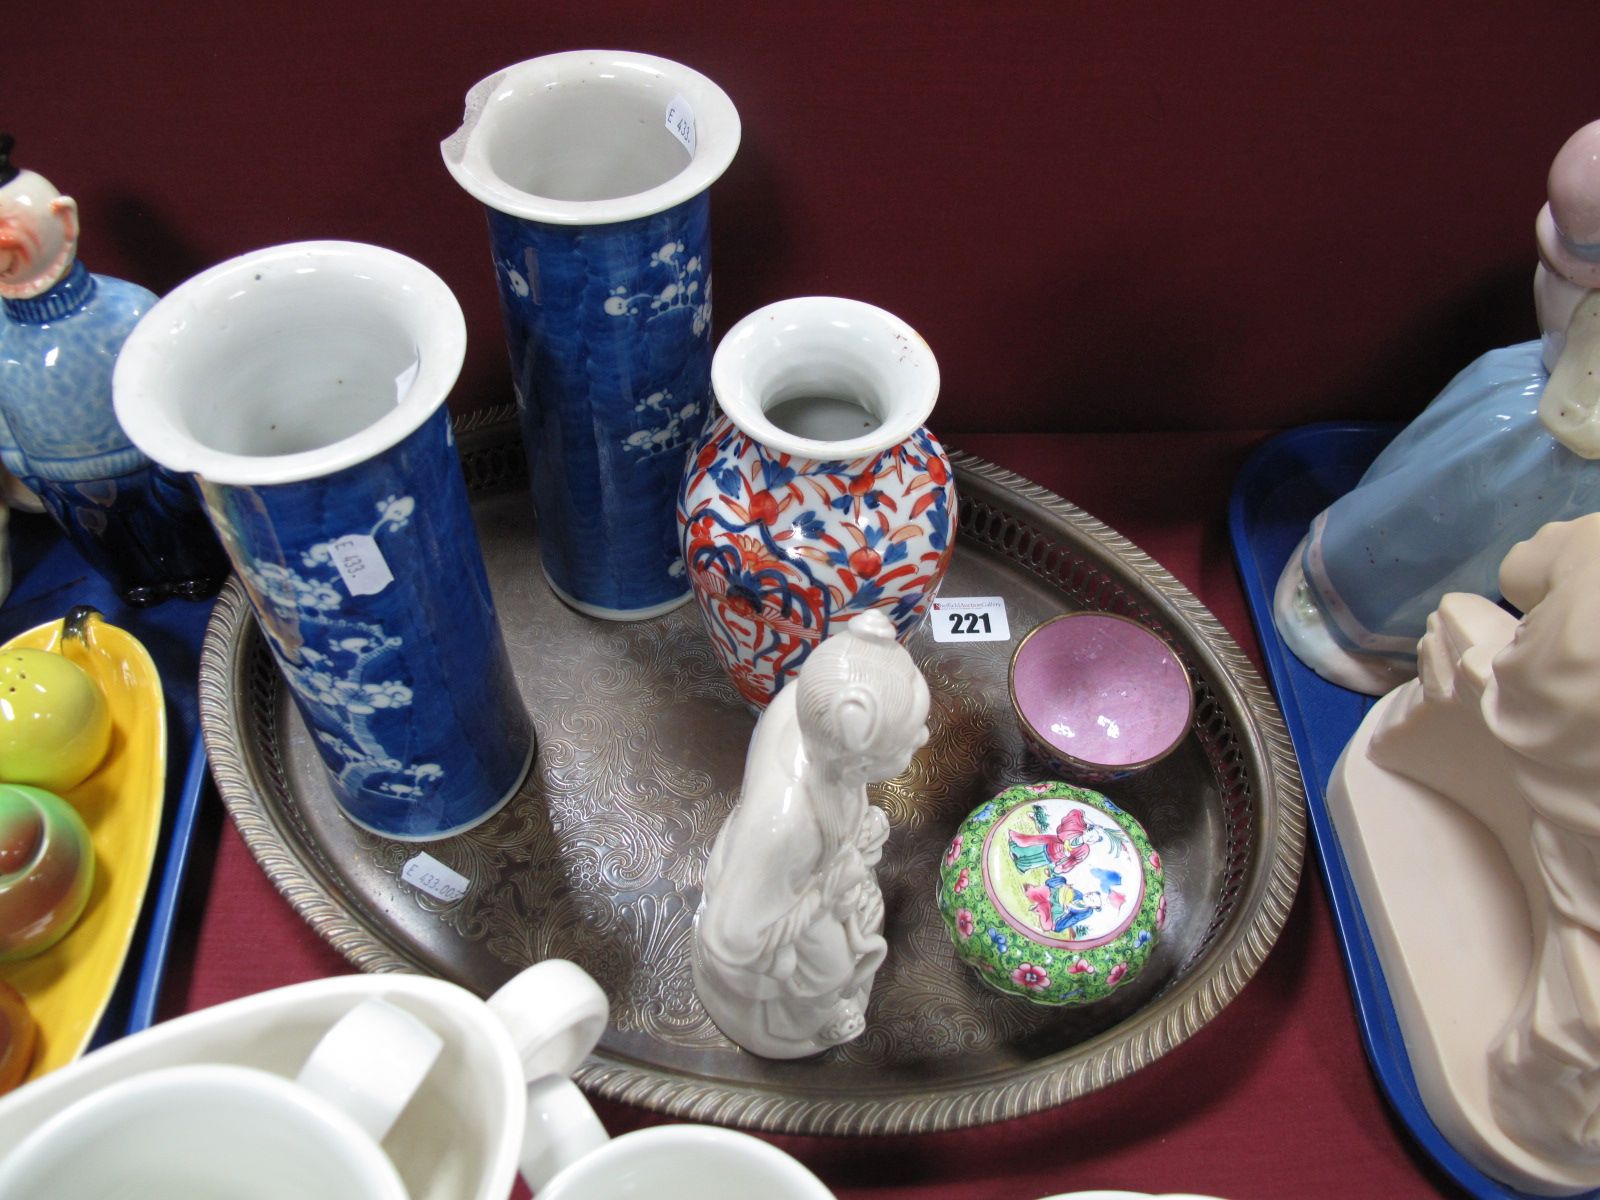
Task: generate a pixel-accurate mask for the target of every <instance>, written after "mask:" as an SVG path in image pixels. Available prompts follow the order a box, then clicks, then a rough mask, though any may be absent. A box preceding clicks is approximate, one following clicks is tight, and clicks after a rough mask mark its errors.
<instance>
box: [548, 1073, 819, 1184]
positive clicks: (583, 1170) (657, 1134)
mask: <svg viewBox="0 0 1600 1200" xmlns="http://www.w3.org/2000/svg"><path fill="white" fill-rule="evenodd" d="M522 1178H523V1179H524V1181H526V1183H527V1184H528V1186H529V1187H530V1188H532V1189H533V1191H534V1192H535V1194H536V1195H537V1196H538V1200H749V1198H750V1197H754V1196H759V1197H761V1200H833V1193H832V1192H830V1191H829V1190H828V1189H827V1188H826V1187H825V1186H823V1183H822V1181H821V1180H820V1179H818V1178H817V1177H816V1176H815V1175H813V1174H812V1173H811V1172H810V1171H808V1170H806V1168H805V1167H803V1166H801V1165H800V1163H798V1162H797V1161H795V1160H794V1159H793V1158H790V1157H789V1155H787V1154H785V1153H784V1152H783V1151H782V1150H779V1149H778V1148H777V1147H776V1146H772V1145H769V1144H767V1143H766V1142H763V1141H762V1140H761V1139H760V1138H754V1137H751V1136H750V1135H749V1134H746V1133H739V1132H737V1131H735V1130H732V1129H719V1128H717V1127H715V1126H711V1125H658V1126H655V1127H654V1128H651V1129H639V1130H635V1131H634V1132H632V1133H625V1134H623V1135H622V1136H621V1137H619V1138H615V1139H612V1138H608V1137H607V1136H606V1132H605V1129H604V1128H603V1127H602V1126H601V1124H600V1119H599V1118H598V1117H596V1116H595V1114H594V1110H593V1109H592V1108H590V1107H589V1103H588V1101H586V1100H585V1099H584V1098H583V1093H582V1092H580V1091H579V1090H578V1089H577V1087H576V1086H574V1085H573V1083H572V1082H571V1081H570V1080H568V1079H566V1078H564V1077H562V1076H559V1075H547V1076H545V1077H544V1078H542V1079H536V1080H534V1082H533V1083H531V1084H529V1085H528V1135H527V1137H526V1138H525V1139H524V1141H523V1145H522Z"/></svg>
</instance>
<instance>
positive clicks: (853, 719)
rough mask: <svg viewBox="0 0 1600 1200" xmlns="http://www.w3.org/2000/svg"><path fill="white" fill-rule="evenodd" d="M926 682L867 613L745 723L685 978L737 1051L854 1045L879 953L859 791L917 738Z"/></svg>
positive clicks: (870, 831) (879, 895) (875, 838)
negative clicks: (741, 770) (747, 728)
mask: <svg viewBox="0 0 1600 1200" xmlns="http://www.w3.org/2000/svg"><path fill="white" fill-rule="evenodd" d="M928 706H929V694H928V685H927V684H926V683H925V682H924V681H923V678H922V675H921V673H920V672H919V671H918V670H917V666H916V663H914V662H913V661H912V659H911V655H910V654H909V653H908V652H907V651H906V649H905V647H903V646H901V645H900V644H899V643H898V642H896V641H895V636H894V626H893V625H891V624H890V623H889V620H888V618H887V617H885V616H884V615H883V614H882V613H880V612H877V611H875V610H868V611H867V612H864V613H862V614H861V615H860V616H859V617H857V618H856V619H855V620H854V621H851V622H849V623H848V624H846V625H845V626H844V627H843V628H842V629H841V630H840V632H838V633H836V634H834V635H833V637H831V638H829V639H828V640H827V641H826V642H824V643H823V644H822V645H821V646H819V647H818V648H817V651H816V653H815V654H813V655H812V656H811V657H810V658H808V659H807V660H806V665H805V667H804V668H802V669H801V672H800V674H799V676H798V677H797V679H796V680H795V685H794V687H792V688H788V689H785V690H784V691H783V692H781V693H779V695H778V698H777V699H776V700H775V701H774V702H773V703H772V704H770V705H768V706H767V709H766V711H765V712H763V713H762V714H761V719H760V720H759V721H757V722H756V731H755V734H754V735H753V736H752V737H751V739H750V754H749V757H748V758H747V759H746V765H745V775H744V787H743V789H742V793H741V796H740V799H739V806H738V807H737V808H735V809H734V811H733V814H732V815H731V816H730V817H729V818H728V820H727V822H726V823H725V824H724V825H723V827H722V829H721V831H720V832H719V833H718V834H717V840H716V843H715V844H714V845H713V846H712V848H711V858H710V860H709V861H708V862H707V864H706V874H705V884H704V887H703V888H702V891H701V900H700V910H699V912H698V913H697V914H696V916H695V943H694V980H695V991H696V993H697V994H698V996H699V997H700V1002H701V1003H702V1004H703V1005H705V1007H706V1011H707V1012H709V1013H710V1014H711V1019H712V1020H714V1021H715V1022H716V1023H717V1027H718V1028H719V1029H721V1030H722V1031H723V1033H725V1034H727V1035H728V1036H729V1037H730V1038H732V1039H733V1040H734V1041H736V1042H738V1043H739V1044H740V1045H741V1046H743V1047H744V1048H745V1049H746V1050H750V1051H753V1052H754V1053H756V1054H763V1055H766V1056H767V1057H769V1058H803V1057H805V1056H807V1055H811V1054H817V1053H820V1052H821V1051H823V1050H826V1049H827V1048H828V1047H829V1046H836V1045H839V1044H841V1043H843V1042H848V1041H850V1040H852V1039H853V1038H856V1037H859V1036H860V1034H861V1032H862V1031H863V1030H864V1029H865V1028H866V1013H867V999H868V997H869V996H870V995H871V992H872V980H873V977H874V976H875V975H876V974H877V972H878V967H879V966H880V965H881V964H882V962H883V959H884V955H885V954H887V953H888V950H889V944H888V942H886V941H885V940H884V938H883V919H884V910H883V892H882V891H881V890H880V889H879V887H878V877H877V867H878V862H879V860H880V859H881V858H882V857H883V844H884V842H886V841H887V840H888V838H889V821H888V818H887V817H885V816H884V815H883V810H882V809H880V808H877V807H875V806H874V805H872V804H871V803H869V802H868V800H867V784H869V783H877V782H880V781H883V780H887V779H892V778H893V777H894V776H896V775H899V774H900V773H901V772H902V771H904V770H905V769H906V767H907V766H909V765H910V762H911V758H912V756H913V755H914V754H915V753H916V752H917V751H918V750H919V749H921V748H922V746H923V744H924V743H926V742H927V740H928V728H927V722H928Z"/></svg>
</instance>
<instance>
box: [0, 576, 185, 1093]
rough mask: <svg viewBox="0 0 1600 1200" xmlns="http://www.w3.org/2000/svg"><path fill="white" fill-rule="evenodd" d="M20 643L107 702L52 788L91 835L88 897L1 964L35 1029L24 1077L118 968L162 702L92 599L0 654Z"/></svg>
mask: <svg viewBox="0 0 1600 1200" xmlns="http://www.w3.org/2000/svg"><path fill="white" fill-rule="evenodd" d="M22 648H28V649H36V650H46V651H49V652H51V653H53V654H60V655H63V656H65V657H66V658H68V659H70V660H71V661H73V662H75V663H77V664H78V665H79V666H80V667H82V668H84V670H86V671H87V672H88V673H89V675H90V676H91V677H92V678H93V679H94V681H95V683H96V684H98V685H99V687H100V689H101V691H102V692H104V694H105V698H106V701H107V703H108V705H109V707H110V710H111V742H110V746H109V748H108V749H107V751H106V754H105V757H104V758H103V759H102V760H101V762H100V765H99V766H98V767H96V768H95V770H94V771H93V772H92V773H91V774H90V775H89V776H88V778H86V779H84V780H83V781H82V782H81V783H79V784H77V785H76V786H74V787H72V788H69V789H67V790H66V791H64V792H62V793H61V794H62V796H64V797H65V798H66V800H67V801H68V802H69V803H70V804H71V805H72V806H73V807H74V808H75V809H77V811H78V814H79V815H80V816H81V817H82V818H83V819H84V822H85V823H86V824H87V825H88V827H89V833H90V836H91V838H92V839H93V842H94V852H95V863H94V883H93V886H92V888H91V890H90V893H89V902H88V905H87V906H86V907H85V908H84V910H83V916H82V917H81V918H79V920H78V923H77V924H76V925H75V926H73V928H72V929H71V930H70V931H69V932H68V933H67V934H66V935H65V936H64V937H63V938H62V939H61V940H60V941H59V942H57V943H56V944H55V945H53V946H51V947H50V948H49V949H48V950H46V951H44V952H43V953H42V954H38V955H35V956H34V957H32V958H27V959H23V960H21V961H18V962H10V963H6V964H4V965H0V980H3V981H5V982H6V983H9V984H10V985H11V986H12V987H14V988H16V989H17V991H19V992H21V993H22V996H23V999H24V1000H26V1001H27V1004H28V1010H29V1011H30V1012H31V1013H32V1014H33V1019H34V1022H35V1023H36V1026H37V1029H38V1042H37V1045H36V1046H35V1048H34V1053H33V1063H32V1065H31V1066H30V1067H29V1069H28V1073H27V1075H26V1076H24V1080H23V1081H24V1082H27V1081H28V1080H32V1079H37V1078H38V1077H39V1076H41V1075H44V1074H47V1073H48V1072H50V1071H53V1070H55V1069H56V1068H57V1067H60V1066H64V1065H65V1064H67V1063H69V1062H71V1061H72V1060H73V1059H75V1058H77V1057H78V1056H79V1055H80V1054H82V1053H83V1050H84V1048H85V1047H86V1046H87V1045H88V1043H89V1039H90V1037H91V1036H93V1034H94V1031H95V1027H96V1026H97V1025H98V1024H99V1023H100V1018H101V1016H102V1014H104V1012H105V1009H106V1005H107V1004H108V1003H109V1002H110V1000H111V994H112V992H113V991H114V990H115V989H116V986H117V979H118V977H119V976H120V975H121V974H122V965H123V962H124V960H125V959H126V958H127V956H128V948H129V946H130V945H131V944H132V941H133V933H134V928H135V926H136V925H137V924H138V923H139V910H140V909H141V907H142V906H143V904H144V895H145V890H146V888H147V887H148V885H149V882H150V872H151V867H152V865H153V864H154V862H155V855H156V846H157V843H158V842H159V840H160V835H161V805H162V799H163V795H164V789H165V783H166V767H167V711H166V704H165V702H164V700H163V698H162V693H161V677H160V675H159V674H158V673H157V671H156V665H155V663H154V662H152V661H151V659H150V655H149V653H148V652H147V651H146V650H145V648H144V646H142V645H141V644H140V643H139V641H138V640H137V639H136V638H134V637H133V636H132V635H131V634H129V633H127V632H125V631H124V630H121V629H118V628H117V627H116V626H115V625H108V624H106V623H105V621H104V620H102V619H101V617H100V614H99V613H98V612H96V611H95V610H94V609H92V608H77V609H74V610H73V611H72V612H71V613H70V614H68V616H67V618H66V619H65V620H64V621H51V622H50V623H48V624H46V625H40V626H38V627H36V628H34V629H30V630H28V631H27V632H26V633H21V634H18V635H17V636H16V637H14V638H12V639H11V640H10V641H9V642H7V643H6V644H5V645H4V646H3V647H0V653H4V652H5V651H9V650H15V649H22Z"/></svg>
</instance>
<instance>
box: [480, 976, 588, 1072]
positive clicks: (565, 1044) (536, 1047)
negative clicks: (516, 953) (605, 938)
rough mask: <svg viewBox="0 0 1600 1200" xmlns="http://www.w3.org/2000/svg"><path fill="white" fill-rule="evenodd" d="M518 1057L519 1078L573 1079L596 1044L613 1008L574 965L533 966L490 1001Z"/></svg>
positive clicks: (492, 1010)
mask: <svg viewBox="0 0 1600 1200" xmlns="http://www.w3.org/2000/svg"><path fill="white" fill-rule="evenodd" d="M489 1011H490V1012H492V1013H494V1015H495V1016H497V1017H499V1018H500V1021H501V1023H502V1024H503V1025H505V1027H506V1030H507V1031H508V1032H509V1033H510V1034H511V1040H512V1042H513V1043H514V1044H515V1045H516V1047H517V1053H518V1054H519V1055H520V1056H521V1058H522V1071H523V1075H522V1077H523V1078H524V1079H526V1080H528V1081H530V1082H531V1081H532V1080H535V1079H538V1078H539V1077H540V1076H542V1075H561V1076H567V1075H571V1074H572V1073H573V1072H574V1071H576V1070H577V1069H578V1066H579V1064H580V1063H582V1062H583V1060H584V1058H585V1057H586V1056H587V1055H588V1053H589V1051H591V1050H593V1049H594V1048H595V1045H596V1044H597V1043H598V1042H599V1041H600V1035H601V1034H602V1033H604V1032H605V1029H606V1021H607V1019H608V1018H609V1016H610V1013H611V1006H610V1004H609V1003H608V1002H607V1001H606V994H605V993H604V992H603V991H601V990H600V985H599V984H597V983H596V982H595V981H594V980H593V979H591V978H590V977H589V975H588V973H587V972H585V971H584V969H583V968H582V967H580V966H578V965H577V964H576V963H570V962H567V961H566V960H565V959H560V958H552V959H547V960H546V961H544V962H542V963H535V964H534V965H533V966H531V967H528V968H527V969H526V970H524V971H523V972H521V973H520V974H519V975H517V976H516V977H515V978H513V979H512V980H511V982H510V983H508V984H506V985H505V986H504V987H502V988H501V989H500V990H499V991H498V992H496V993H495V994H494V995H492V996H490V997H489Z"/></svg>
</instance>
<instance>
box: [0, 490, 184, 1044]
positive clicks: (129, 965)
mask: <svg viewBox="0 0 1600 1200" xmlns="http://www.w3.org/2000/svg"><path fill="white" fill-rule="evenodd" d="M10 553H11V567H12V577H13V584H12V589H11V593H10V595H8V596H7V597H6V599H5V604H4V606H3V607H0V642H3V641H4V640H5V639H7V638H9V637H12V636H14V635H16V634H18V633H21V632H22V631H23V630H25V629H31V628H33V627H34V626H35V625H40V624H43V623H44V622H46V621H53V620H56V619H57V618H59V617H63V616H65V615H66V614H67V612H68V610H70V609H71V608H72V607H73V606H74V605H78V604H92V605H94V607H95V608H98V609H99V610H100V612H101V613H102V614H103V615H104V616H105V619H106V620H107V621H109V622H110V623H111V624H113V625H116V626H119V627H120V628H122V629H126V630H127V631H128V632H129V633H131V634H132V635H133V636H134V637H136V638H138V639H139V640H140V642H142V643H143V644H144V647H145V649H146V650H148V651H149V652H150V657H151V658H152V659H154V660H155V664H156V669H157V670H158V671H159V672H160V674H161V687H162V692H163V693H164V695H165V698H166V705H167V785H166V796H165V804H164V805H163V807H162V816H161V838H160V842H159V843H158V845H157V847H156V859H155V862H154V864H153V865H152V867H151V870H152V875H151V878H150V889H149V891H148V893H147V894H146V896H145V902H144V910H143V912H141V913H140V915H139V924H138V925H137V927H136V928H135V930H134V936H133V943H132V945H130V946H129V947H128V958H127V962H126V963H125V964H124V966H123V968H122V977H121V978H120V979H119V980H118V981H117V987H116V990H115V992H113V993H112V996H111V1000H110V1002H109V1004H108V1005H107V1006H106V1012H105V1015H104V1016H103V1017H102V1018H101V1019H100V1025H99V1027H98V1028H97V1029H96V1030H95V1034H94V1037H93V1038H92V1039H91V1040H90V1043H89V1046H90V1048H91V1049H94V1048H96V1047H99V1046H103V1045H104V1044H105V1043H107V1042H110V1041H114V1040H115V1039H117V1038H119V1037H122V1036H123V1035H124V1034H129V1033H137V1032H138V1031H139V1030H141V1029H145V1028H148V1027H149V1026H150V1025H151V1024H152V1023H153V1022H154V1020H155V1012H156V1005H157V1002H158V1001H159V1000H160V995H161V985H162V982H163V980H164V978H165V974H166V965H167V952H168V950H169V949H170V947H171V944H172V938H173V934H174V930H175V927H176V924H177V913H178V902H179V899H180V897H181V895H182V889H183V881H184V878H185V875H186V873H187V870H188V864H189V859H190V856H191V851H192V850H193V847H194V840H195V828H196V823H197V821H198V818H199V816H200V810H201V795H202V793H203V792H204V791H205V790H206V789H207V788H209V787H210V777H209V774H208V772H207V769H206V758H205V751H204V748H203V746H202V745H201V742H200V718H199V711H198V702H197V699H196V695H195V683H196V680H197V679H198V677H199V673H200V645H201V643H202V642H203V641H204V640H205V632H206V623H207V621H208V620H209V619H210V616H211V602H210V601H209V600H207V601H201V602H196V601H187V600H169V601H167V602H166V603H165V604H160V605H157V606H156V607H154V608H146V609H136V608H131V607H129V606H128V605H126V604H124V603H123V602H122V600H121V599H120V598H119V597H118V596H117V594H116V592H115V591H113V590H112V588H111V586H110V585H109V584H108V583H106V581H105V580H103V579H101V578H100V577H99V576H98V575H96V574H95V573H94V572H93V571H92V570H91V569H90V568H89V566H88V564H86V563H85V562H84V561H83V559H82V558H81V557H80V556H79V555H78V553H77V551H76V550H74V549H73V548H72V546H71V545H70V544H69V543H68V542H67V541H66V539H64V538H63V537H62V536H61V535H60V533H59V532H57V530H56V527H55V525H54V524H53V523H52V522H51V521H50V520H49V518H47V517H43V516H39V515H35V514H32V513H15V512H14V513H12V514H11V520H10Z"/></svg>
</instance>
